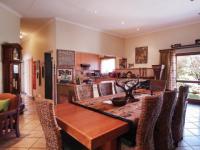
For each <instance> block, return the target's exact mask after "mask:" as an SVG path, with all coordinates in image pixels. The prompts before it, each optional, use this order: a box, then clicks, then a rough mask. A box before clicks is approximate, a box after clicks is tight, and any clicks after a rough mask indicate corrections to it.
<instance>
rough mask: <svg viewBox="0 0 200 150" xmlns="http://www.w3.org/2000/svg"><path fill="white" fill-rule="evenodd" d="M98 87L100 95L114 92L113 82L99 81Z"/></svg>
mask: <svg viewBox="0 0 200 150" xmlns="http://www.w3.org/2000/svg"><path fill="white" fill-rule="evenodd" d="M97 89H98V92H99V96H106V95H112V94H114V93H113V89H112V82H105V83H99V84H97Z"/></svg>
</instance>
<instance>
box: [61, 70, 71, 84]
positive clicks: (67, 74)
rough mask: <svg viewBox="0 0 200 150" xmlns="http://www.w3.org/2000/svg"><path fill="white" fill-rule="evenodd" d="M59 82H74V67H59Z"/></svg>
mask: <svg viewBox="0 0 200 150" xmlns="http://www.w3.org/2000/svg"><path fill="white" fill-rule="evenodd" d="M57 82H58V83H72V82H73V69H72V68H68V69H57Z"/></svg>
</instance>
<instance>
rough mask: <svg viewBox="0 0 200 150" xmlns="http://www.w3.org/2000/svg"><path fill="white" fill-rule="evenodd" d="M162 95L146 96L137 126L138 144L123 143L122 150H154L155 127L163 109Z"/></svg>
mask: <svg viewBox="0 0 200 150" xmlns="http://www.w3.org/2000/svg"><path fill="white" fill-rule="evenodd" d="M162 97H163V96H162V94H161V95H160V96H147V97H145V99H144V100H143V101H142V106H141V115H140V119H139V122H138V127H137V133H136V146H135V147H128V146H126V145H124V144H123V143H122V145H121V149H122V150H133V149H134V150H154V138H153V134H154V127H155V124H156V121H157V119H158V116H159V114H160V111H161V107H162V103H163V100H162Z"/></svg>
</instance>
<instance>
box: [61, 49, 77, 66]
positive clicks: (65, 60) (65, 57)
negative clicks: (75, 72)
mask: <svg viewBox="0 0 200 150" xmlns="http://www.w3.org/2000/svg"><path fill="white" fill-rule="evenodd" d="M74 65H75V51H71V50H60V49H59V50H57V67H58V68H66V67H67V68H73V67H74Z"/></svg>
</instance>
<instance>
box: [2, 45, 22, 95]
mask: <svg viewBox="0 0 200 150" xmlns="http://www.w3.org/2000/svg"><path fill="white" fill-rule="evenodd" d="M21 51H22V47H21V46H20V45H19V44H17V43H6V44H2V63H3V92H6V93H13V94H17V95H18V94H20V92H21V62H22V52H21Z"/></svg>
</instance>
